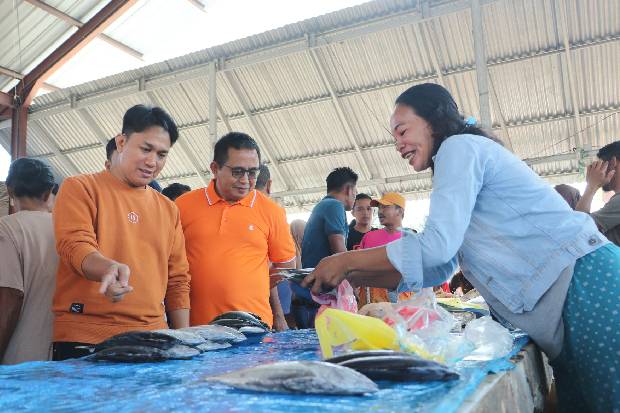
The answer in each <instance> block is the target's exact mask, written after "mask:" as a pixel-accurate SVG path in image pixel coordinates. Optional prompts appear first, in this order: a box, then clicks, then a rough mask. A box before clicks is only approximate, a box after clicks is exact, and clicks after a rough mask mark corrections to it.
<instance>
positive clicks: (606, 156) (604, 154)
mask: <svg viewBox="0 0 620 413" xmlns="http://www.w3.org/2000/svg"><path fill="white" fill-rule="evenodd" d="M596 156H597V157H598V158H599V159H601V160H603V161H611V158H616V159H617V160H618V161H620V141H615V142H612V143H610V144H609V145H605V146H603V147H602V148H601V149H599V151H598V153H597V154H596Z"/></svg>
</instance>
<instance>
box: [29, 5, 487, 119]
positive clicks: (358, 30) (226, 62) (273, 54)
mask: <svg viewBox="0 0 620 413" xmlns="http://www.w3.org/2000/svg"><path fill="white" fill-rule="evenodd" d="M496 1H498V0H482V3H483V4H488V3H494V2H496ZM469 2H470V0H457V1H454V2H451V3H449V4H442V5H437V6H433V7H430V8H429V10H428V12H427V13H425V14H424V15H422V14H420V12H419V11H418V10H417V9H415V10H407V11H404V12H403V13H401V14H396V15H390V16H385V17H382V18H378V19H375V20H372V21H370V22H363V23H358V24H354V25H351V26H348V27H343V28H340V29H337V30H333V31H329V32H326V33H318V34H314V36H315V38H316V47H325V46H328V45H330V44H332V43H337V42H342V41H346V40H351V39H355V38H358V37H361V36H366V35H368V34H372V33H375V32H378V31H384V30H390V29H393V28H395V27H401V26H404V25H408V24H411V23H415V22H418V21H424V20H429V19H434V18H437V17H440V16H442V15H446V14H451V13H457V12H460V11H464V10H468V9H469V8H470V3H469ZM307 48H308V47H307V42H306V37H303V38H299V39H296V40H292V41H288V42H284V43H278V44H275V45H270V46H267V47H264V48H262V49H259V50H255V51H253V52H252V53H248V54H245V55H238V56H230V57H228V58H226V57H224V58H222V59H220V60H221V62H222V64H220V67H219V71H220V72H228V71H234V70H235V69H238V68H241V67H245V66H248V65H253V64H256V63H260V62H265V61H269V60H272V59H275V58H278V57H282V56H286V55H289V54H294V53H305V52H307ZM209 64H210V62H207V63H204V64H200V65H196V66H192V67H190V68H185V69H180V70H176V71H174V72H171V73H166V74H163V75H158V76H155V77H153V78H151V79H145V88H147V89H157V88H162V87H166V86H169V85H171V84H177V83H180V82H184V81H188V80H193V79H197V78H202V77H204V76H205V73H206V70H205V69H206V68H207V67H208V65H209ZM470 70H471V69H470ZM132 86H133V85H130V84H126V85H122V86H121V87H119V90H118V91H116V92H114V91H110V90H109V89H106V90H105V91H101V92H100V93H105V94H106V95H107V96H106V97H104V99H102V100H103V101H109V100H112V99H116V98H119V97H123V96H128V95H131V94H133V93H135V91H134V89H133V87H132ZM97 94H98V93H96V94H95V95H97ZM89 100H90V99H89ZM85 101H86V99H78V101H77V103H78V105H79V106H82V105H89V104H94V103H97V102H98V99H94V100H93V101H91V103H86V102H85ZM58 106H66V104H63V103H60V104H58V105H52V106H49V107H46V108H41V109H40V110H37V111H35V113H39V111H40V112H41V114H42V112H43V111H47V110H50V109H52V108H55V107H58ZM65 109H66V108H65ZM62 111H64V110H61V112H62ZM54 113H57V112H51V113H49V114H48V115H51V114H54ZM43 116H47V115H43ZM37 119H38V117H37Z"/></svg>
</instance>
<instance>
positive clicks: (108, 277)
mask: <svg viewBox="0 0 620 413" xmlns="http://www.w3.org/2000/svg"><path fill="white" fill-rule="evenodd" d="M130 273H131V271H130V270H129V267H128V266H127V265H125V264H120V263H113V264H111V265H110V266H109V267H108V269H107V271H106V272H105V273H104V274H103V276H102V277H101V286H100V287H99V292H100V293H101V294H104V295H105V296H106V297H108V298H109V299H110V301H112V302H113V303H116V302H118V301H120V300H122V299H123V297H124V296H125V294H127V293H130V292H132V291H133V287H132V286H130V285H129V275H130Z"/></svg>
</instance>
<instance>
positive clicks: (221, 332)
mask: <svg viewBox="0 0 620 413" xmlns="http://www.w3.org/2000/svg"><path fill="white" fill-rule="evenodd" d="M181 331H189V332H190V333H195V334H198V335H199V336H201V337H202V338H204V339H205V340H207V341H215V342H216V343H240V342H242V341H244V340H246V337H245V336H244V335H243V333H240V332H239V331H238V330H236V329H234V328H232V327H227V326H222V325H216V324H212V325H209V324H207V325H201V326H193V327H185V328H182V329H181Z"/></svg>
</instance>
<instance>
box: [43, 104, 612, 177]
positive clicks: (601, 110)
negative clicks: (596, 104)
mask: <svg viewBox="0 0 620 413" xmlns="http://www.w3.org/2000/svg"><path fill="white" fill-rule="evenodd" d="M616 112H620V106H618V107H607V108H595V109H588V110H585V111H582V114H583V115H602V114H610V113H616ZM572 117H573V113H572V112H569V113H564V114H560V115H555V116H552V117H547V118H536V119H521V120H519V122H518V123H508V122H507V123H506V124H505V127H506V128H507V129H511V128H517V127H521V126H529V125H540V124H545V123H549V122H557V121H559V120H567V119H572ZM85 120H86V119H85ZM87 124H88V121H87ZM204 125H206V123H205V122H197V123H193V124H190V125H179V130H185V129H189V128H194V127H201V126H204ZM99 135H101V136H103V135H102V134H99ZM102 145H104V146H105V142H104V141H102V143H101V144H99V143H95V144H89V145H85V146H78V147H75V148H70V149H63V150H62V151H61V152H62V153H64V154H69V153H74V152H80V151H83V150H84V151H85V150H89V149H92V148H96V147H99V146H102ZM393 146H394V142H391V141H389V142H384V143H380V144H376V145H370V146H362V147H360V149H361V150H362V151H364V152H366V151H373V150H377V149H384V148H392V147H393ZM352 153H356V150H355V149H354V148H348V149H342V150H338V151H333V152H325V153H319V154H312V155H305V156H299V157H294V158H280V159H278V164H279V165H284V164H287V163H292V162H302V161H308V160H313V159H321V158H327V157H330V156H333V155H345V154H352ZM517 155H518V154H517ZM50 156H54V154H53V153H45V154H41V155H37V157H41V158H46V157H50Z"/></svg>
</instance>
